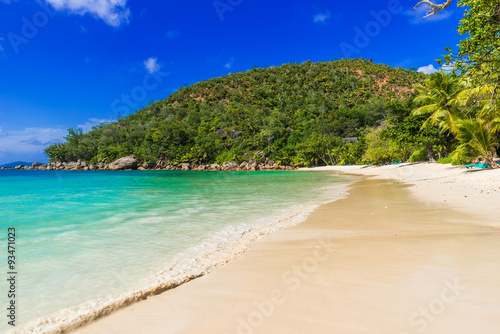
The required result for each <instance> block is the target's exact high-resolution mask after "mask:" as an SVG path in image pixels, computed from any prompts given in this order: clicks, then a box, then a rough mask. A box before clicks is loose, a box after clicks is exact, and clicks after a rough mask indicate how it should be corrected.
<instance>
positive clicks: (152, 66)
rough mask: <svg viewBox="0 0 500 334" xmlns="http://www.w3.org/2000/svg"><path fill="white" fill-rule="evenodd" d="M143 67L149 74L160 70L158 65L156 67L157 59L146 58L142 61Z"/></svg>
mask: <svg viewBox="0 0 500 334" xmlns="http://www.w3.org/2000/svg"><path fill="white" fill-rule="evenodd" d="M144 67H145V68H146V69H147V70H148V72H149V73H155V72H158V71H159V70H160V65H158V58H153V57H151V58H148V59H147V60H145V61H144Z"/></svg>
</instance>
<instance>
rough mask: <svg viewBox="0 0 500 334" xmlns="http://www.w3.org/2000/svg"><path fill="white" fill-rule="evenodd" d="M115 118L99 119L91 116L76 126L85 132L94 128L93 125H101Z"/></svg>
mask: <svg viewBox="0 0 500 334" xmlns="http://www.w3.org/2000/svg"><path fill="white" fill-rule="evenodd" d="M113 121H114V120H110V119H104V118H103V119H99V118H89V120H88V121H86V122H85V123H83V124H78V125H77V126H76V127H77V128H81V129H82V130H83V133H87V132H89V131H90V130H92V127H93V126H96V125H99V124H101V123H110V122H113Z"/></svg>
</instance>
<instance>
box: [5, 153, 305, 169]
mask: <svg viewBox="0 0 500 334" xmlns="http://www.w3.org/2000/svg"><path fill="white" fill-rule="evenodd" d="M257 154H258V155H260V154H259V153H257ZM261 156H262V155H261ZM263 160H265V162H256V161H254V160H249V161H248V162H247V161H244V162H241V163H237V162H236V161H227V162H224V163H222V165H220V164H216V163H215V164H195V163H188V162H183V163H171V162H167V161H166V160H165V159H159V160H158V161H157V162H143V163H141V162H139V161H138V160H137V159H136V158H135V157H134V156H128V157H124V158H120V159H118V160H116V161H113V162H112V163H109V164H108V163H104V162H99V163H96V164H89V163H86V162H85V161H81V160H78V161H71V162H51V163H49V164H46V165H42V164H40V163H33V164H32V166H24V165H19V166H16V167H15V168H14V169H43V170H56V171H57V170H83V171H95V170H129V169H138V170H183V171H257V170H269V171H271V170H295V169H296V167H293V166H282V165H279V164H278V163H276V162H274V161H272V160H269V159H268V158H265V159H263ZM2 169H5V168H2Z"/></svg>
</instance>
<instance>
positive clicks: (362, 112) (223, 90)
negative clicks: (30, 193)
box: [46, 59, 433, 166]
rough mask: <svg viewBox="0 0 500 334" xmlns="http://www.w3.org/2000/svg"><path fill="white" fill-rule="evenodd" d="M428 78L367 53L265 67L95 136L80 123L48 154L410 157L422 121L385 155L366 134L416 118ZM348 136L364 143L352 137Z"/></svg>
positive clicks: (327, 159) (296, 159)
mask: <svg viewBox="0 0 500 334" xmlns="http://www.w3.org/2000/svg"><path fill="white" fill-rule="evenodd" d="M424 78H425V75H423V74H421V73H416V72H413V71H409V70H404V69H401V68H399V69H396V68H391V67H389V66H386V65H380V64H374V63H372V62H370V61H367V60H363V59H351V60H347V59H344V60H339V61H330V62H321V63H311V62H305V63H302V64H285V65H283V66H280V67H270V68H266V69H259V68H255V69H252V70H249V71H247V72H244V73H236V74H230V75H228V76H225V77H221V78H215V79H211V80H208V81H203V82H200V83H197V84H195V85H192V86H189V87H183V88H181V89H180V90H179V91H178V92H176V93H174V94H172V95H171V96H170V97H168V98H167V99H164V100H161V101H157V102H154V103H150V104H149V105H148V106H146V107H145V108H143V109H142V110H139V111H137V112H135V113H134V114H131V115H128V116H126V117H123V118H121V119H119V120H118V121H117V122H114V123H111V124H101V125H99V126H96V127H95V128H94V129H93V130H92V131H90V132H89V133H86V134H84V133H82V131H81V130H80V129H70V130H69V134H68V136H67V137H66V142H65V143H63V144H57V145H53V146H51V147H49V148H48V149H47V150H46V153H47V155H48V156H49V157H50V160H51V161H76V160H78V159H81V160H83V161H86V162H92V163H93V162H101V161H103V162H110V161H113V160H115V159H117V158H120V157H123V156H127V155H135V156H136V157H137V158H138V159H140V160H141V161H145V162H149V161H151V162H152V161H156V160H158V159H160V158H164V159H166V160H168V161H171V162H197V163H209V162H219V163H220V162H224V161H232V160H235V161H238V162H240V161H245V160H246V161H248V160H250V159H253V160H259V159H262V152H263V153H264V154H265V156H267V157H269V158H270V159H272V160H274V161H276V162H278V163H281V164H292V165H305V166H309V165H317V164H332V163H333V164H335V163H356V162H357V163H361V162H364V161H365V160H366V159H365V158H367V159H368V160H372V161H377V160H393V159H399V158H401V159H403V158H406V157H407V156H408V155H410V154H411V153H412V151H413V150H416V149H417V148H419V147H418V146H421V145H420V143H419V142H418V139H417V138H416V137H422V134H420V124H416V125H414V126H413V130H415V133H414V134H413V135H415V136H416V137H415V138H409V139H408V140H406V141H405V143H404V145H405V148H404V149H403V150H396V151H397V152H396V153H397V154H393V155H392V156H388V157H386V158H382V159H379V158H378V157H373V159H370V158H369V157H364V156H363V155H364V153H365V140H364V137H365V134H366V133H368V132H369V131H370V129H371V128H374V127H379V126H381V125H382V126H384V127H387V126H388V124H389V123H390V122H391V120H392V119H394V118H395V117H403V116H401V114H404V117H403V118H405V117H410V111H411V110H412V108H413V106H412V99H413V96H414V95H415V94H414V92H413V89H412V87H413V85H414V84H415V83H423V81H424ZM411 117H413V116H411ZM420 120H422V118H420ZM389 126H390V125H389ZM346 137H358V138H360V142H359V143H357V144H356V143H344V142H343V141H342V138H346ZM399 139H401V138H399ZM395 141H397V139H395ZM432 144H433V143H429V145H432Z"/></svg>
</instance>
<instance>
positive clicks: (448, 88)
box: [413, 70, 464, 133]
mask: <svg viewBox="0 0 500 334" xmlns="http://www.w3.org/2000/svg"><path fill="white" fill-rule="evenodd" d="M415 89H416V90H417V91H418V92H419V93H420V95H419V96H418V97H417V98H416V99H415V102H416V103H421V104H423V106H421V107H419V108H416V109H414V110H413V115H415V116H416V115H426V114H431V115H430V116H428V117H429V118H428V119H427V120H426V121H425V123H424V124H423V127H426V126H427V125H431V124H432V125H434V124H438V125H439V126H440V127H441V128H442V129H443V130H444V131H446V130H449V131H450V132H452V133H456V132H457V126H456V121H457V119H458V110H457V108H456V104H457V96H458V95H459V94H460V93H461V92H462V90H463V89H464V84H463V83H462V82H461V81H460V80H459V79H458V78H457V77H456V76H455V75H452V74H447V73H445V72H443V71H442V70H441V71H439V72H435V73H432V74H431V75H430V76H429V78H427V79H426V80H425V86H422V85H415Z"/></svg>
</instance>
